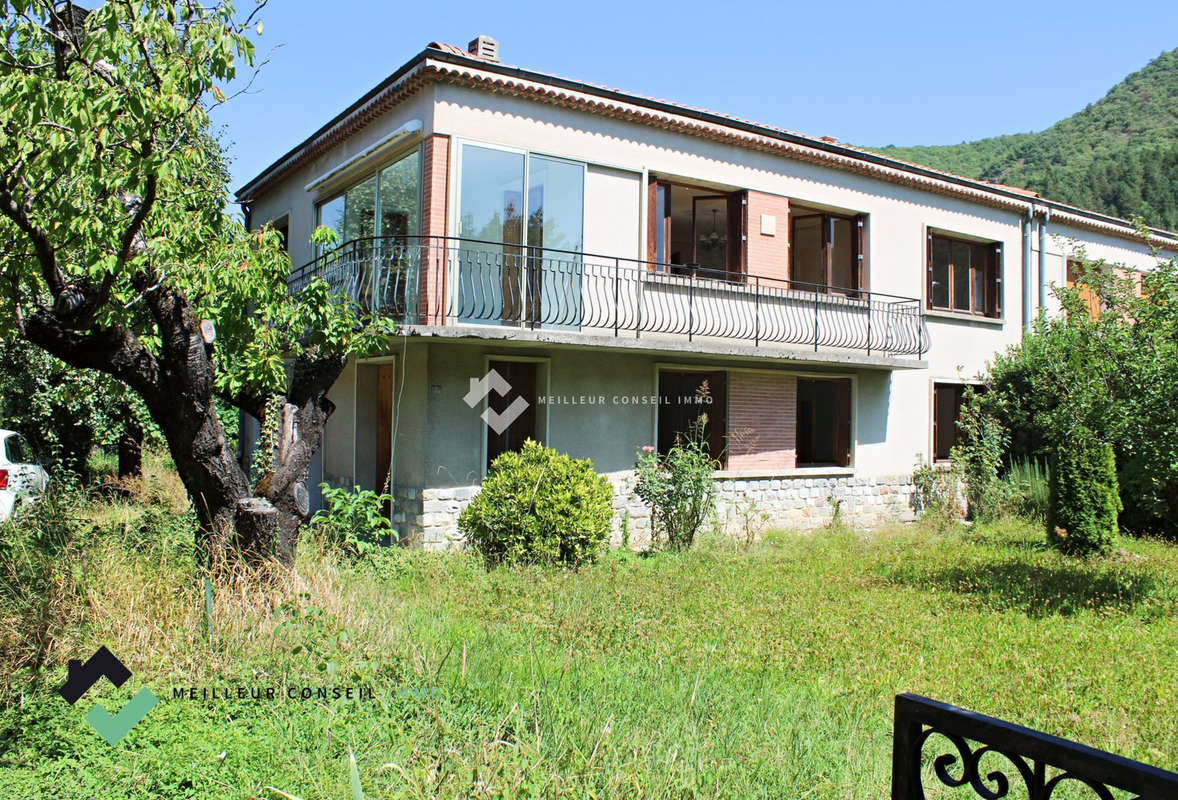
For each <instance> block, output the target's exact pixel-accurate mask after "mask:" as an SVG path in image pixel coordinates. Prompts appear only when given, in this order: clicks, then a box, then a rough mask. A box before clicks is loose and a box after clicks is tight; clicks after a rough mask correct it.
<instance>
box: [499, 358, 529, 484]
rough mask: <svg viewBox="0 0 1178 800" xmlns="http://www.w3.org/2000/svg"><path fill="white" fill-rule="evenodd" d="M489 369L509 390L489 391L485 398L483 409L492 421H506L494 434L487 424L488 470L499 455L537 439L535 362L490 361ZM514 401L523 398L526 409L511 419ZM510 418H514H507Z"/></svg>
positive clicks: (516, 406) (516, 405)
mask: <svg viewBox="0 0 1178 800" xmlns="http://www.w3.org/2000/svg"><path fill="white" fill-rule="evenodd" d="M489 366H490V368H491V369H493V370H495V371H496V372H498V373H499V374H500V375H501V376H502V377H503V378H504V379H505V380H506V381H507V382H508V383H509V384H510V385H511V390H510V391H509V392H507V393H506V394H504V395H499V394H498V393H497V392H491V393H490V394H489V395H488V396H487V408H489V409H490V410H491V412H492V414H494V415H495V416H494V417H492V419H496V418H502V419H505V420H509V421H507V425H506V427H503V428H502V429H501V430H498V431H496V430H495V429H494V427H493V426H492V425H491V424H489V423H488V425H487V467H488V468H490V466H491V463H492V462H493V461H494V460H495V459H496V458H498V457H499V456H500V455H502V454H503V453H506V452H508V451H509V450H520V449H522V448H523V446H524V442H526V441H527V440H528V439H533V440H535V441H540V439H541V436H540V431H538V430H537V427H538V426H537V405H538V400H539V398H538V392H537V390H538V388H539V375H540V365H539V364H538V363H537V362H535V361H492V362H490V365H489ZM517 398H523V399H524V400H525V401H526V402H527V407H526V408H523V409H522V411H520V412H519V414H518V416H514V414H513V411H512V408H513V404H514V407H515V408H517V409H518V408H519V406H518V404H517V403H516V400H517ZM505 415H506V416H505ZM512 416H514V418H510V417H512Z"/></svg>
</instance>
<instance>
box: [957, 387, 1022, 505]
mask: <svg viewBox="0 0 1178 800" xmlns="http://www.w3.org/2000/svg"><path fill="white" fill-rule="evenodd" d="M957 427H958V429H959V430H960V431H961V444H959V445H957V446H956V447H954V448H953V453H952V455H953V461H954V463H955V464H958V465H960V469H961V475H962V477H963V479H964V480H965V498H966V503H967V507H968V509H969V514H970V516H971V517H973V519H975V520H977V521H979V522H990V521H993V520H995V519H998V518H1000V517H1002V516H1003V515H1004V513H1005V512H1006V509H1007V507H1008V504H1009V499H1010V498H1009V497H1008V496H1007V492H1006V491H1005V490H1006V484H1004V483H1003V482H1001V481H1000V480H999V479H998V470H999V468H1000V467H1001V466H1002V456H1003V454H1004V453H1005V452H1006V448H1007V446H1008V445H1009V443H1010V436H1009V434H1007V432H1006V429H1005V428H1004V427H1003V426H1002V423H1000V422H999V421H998V420H997V419H996V418H995V417H994V416H993V415H992V414H990V413H989V412H988V411H986V410H985V409H984V408H983V407H982V405H981V403H980V402H979V395H977V394H975V393H974V391H973V389H972V388H967V389H966V390H965V403H964V404H963V405H962V406H961V416H960V418H959V419H958V420H957Z"/></svg>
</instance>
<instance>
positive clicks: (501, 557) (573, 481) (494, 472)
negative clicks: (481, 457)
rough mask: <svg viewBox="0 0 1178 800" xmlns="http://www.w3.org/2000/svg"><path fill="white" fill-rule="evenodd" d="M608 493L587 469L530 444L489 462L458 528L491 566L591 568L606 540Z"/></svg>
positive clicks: (610, 502) (610, 501) (606, 483)
mask: <svg viewBox="0 0 1178 800" xmlns="http://www.w3.org/2000/svg"><path fill="white" fill-rule="evenodd" d="M612 516H613V488H612V487H611V486H610V483H609V481H608V480H607V479H606V478H605V477H603V476H601V475H598V474H597V473H596V472H594V471H593V462H591V461H589V460H588V459H585V460H578V459H575V458H570V457H569V456H566V455H562V454H560V453H558V452H556V451H555V450H552V449H551V448H548V447H544V446H543V445H540V444H537V443H536V442H533V441H531V440H528V441H527V442H525V443H524V447H523V450H521V451H519V452H515V453H511V452H509V453H504V454H503V455H501V456H499V457H498V458H496V459H495V461H494V463H492V464H491V469H490V471H489V472H488V474H487V477H486V480H484V481H483V486H482V488H481V489H480V490H479V492H478V494H476V495H475V496H474V499H473V500H471V502H470V505H469V506H467V507H466V509H465V510H464V511H463V512H462V514H461V515H460V516H459V517H458V528H459V530H461V531H462V532H463V533H464V534H466V537H467V540H468V541H469V542H470V544H471V546H472V547H474V548H475V549H476V550H478V551H479V552H480V553H482V554H483V556H484V557H485V558H486V559H487V561H488V562H489V563H501V562H532V563H561V564H566V565H570V566H575V565H578V564H582V563H585V562H590V561H593V560H594V559H595V558H597V555H598V554H599V553H600V552H601V550H602V548H603V547H604V545H605V543H606V541H607V540H608V539H609V524H610V519H611V518H612Z"/></svg>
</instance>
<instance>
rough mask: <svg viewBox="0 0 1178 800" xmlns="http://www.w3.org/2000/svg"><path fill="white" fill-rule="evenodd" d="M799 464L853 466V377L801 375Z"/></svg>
mask: <svg viewBox="0 0 1178 800" xmlns="http://www.w3.org/2000/svg"><path fill="white" fill-rule="evenodd" d="M797 448H798V466H799V467H820V466H839V467H849V466H850V465H851V379H850V378H798V427H797Z"/></svg>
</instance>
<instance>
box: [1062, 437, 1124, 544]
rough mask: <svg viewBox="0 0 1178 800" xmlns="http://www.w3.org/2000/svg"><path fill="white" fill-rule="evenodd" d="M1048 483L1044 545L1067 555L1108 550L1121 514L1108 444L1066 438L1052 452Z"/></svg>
mask: <svg viewBox="0 0 1178 800" xmlns="http://www.w3.org/2000/svg"><path fill="white" fill-rule="evenodd" d="M1049 483H1050V502H1049V505H1048V514H1047V539H1048V541H1049V542H1051V544H1052V545H1054V546H1055V547H1056V548H1057V549H1059V550H1060V551H1061V552H1064V553H1067V554H1069V555H1079V556H1087V555H1093V554H1100V553H1107V552H1108V551H1109V550H1111V549H1112V546H1113V543H1114V542H1115V541H1116V537H1117V515H1118V514H1120V512H1121V499H1120V495H1119V493H1118V487H1117V465H1116V458H1115V457H1114V455H1113V448H1112V445H1110V444H1108V443H1107V442H1098V441H1096V439H1095V438H1094V437H1093V436H1092V434H1091V433H1088V432H1085V433H1083V434H1081V435H1075V436H1071V437H1067V439H1066V440H1065V441H1062V442H1059V443H1058V444H1057V445H1056V447H1055V449H1054V451H1053V453H1052V457H1051V469H1050V471H1049Z"/></svg>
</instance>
